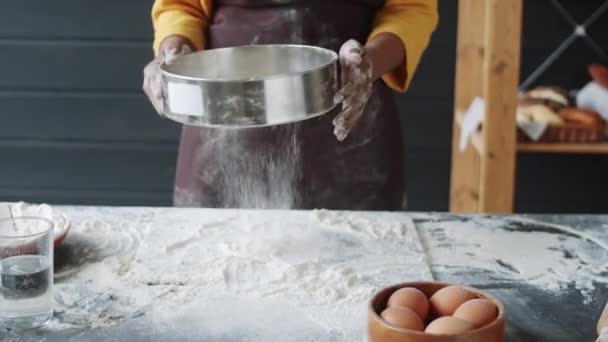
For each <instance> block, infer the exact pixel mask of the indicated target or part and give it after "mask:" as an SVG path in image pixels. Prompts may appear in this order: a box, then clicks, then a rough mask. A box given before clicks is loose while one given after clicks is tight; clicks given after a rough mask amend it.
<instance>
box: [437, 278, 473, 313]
mask: <svg viewBox="0 0 608 342" xmlns="http://www.w3.org/2000/svg"><path fill="white" fill-rule="evenodd" d="M474 298H475V295H474V294H473V293H471V292H469V291H468V290H466V289H464V288H462V287H460V286H455V285H451V286H446V287H444V288H442V289H441V290H439V291H437V292H435V294H434V295H433V296H431V299H430V301H429V302H430V308H431V313H432V314H433V315H434V316H435V317H441V316H451V315H452V314H454V311H456V309H457V308H458V307H459V306H460V305H462V303H464V302H466V301H468V300H471V299H474Z"/></svg>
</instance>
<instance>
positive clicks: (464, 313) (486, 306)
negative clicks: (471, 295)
mask: <svg viewBox="0 0 608 342" xmlns="http://www.w3.org/2000/svg"><path fill="white" fill-rule="evenodd" d="M496 316H498V308H497V307H496V305H494V303H492V302H490V301H489V300H485V299H471V300H470V301H468V302H466V303H464V304H462V305H461V306H459V307H458V309H456V311H454V317H457V318H462V319H464V320H465V321H469V322H471V323H473V325H474V326H475V328H481V327H483V326H485V325H487V324H490V323H492V322H493V321H494V320H495V319H496Z"/></svg>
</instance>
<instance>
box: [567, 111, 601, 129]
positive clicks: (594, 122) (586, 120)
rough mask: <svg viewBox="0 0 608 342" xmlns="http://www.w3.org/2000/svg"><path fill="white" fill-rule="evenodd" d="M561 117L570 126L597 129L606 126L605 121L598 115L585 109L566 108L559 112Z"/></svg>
mask: <svg viewBox="0 0 608 342" xmlns="http://www.w3.org/2000/svg"><path fill="white" fill-rule="evenodd" d="M559 116H560V117H561V118H562V119H563V120H564V121H565V122H566V123H570V124H575V125H581V126H596V127H597V126H603V125H604V120H603V119H602V117H601V116H600V115H599V114H598V113H596V112H594V111H591V110H587V109H583V108H564V109H562V110H560V111H559Z"/></svg>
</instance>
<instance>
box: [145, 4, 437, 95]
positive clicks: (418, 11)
mask: <svg viewBox="0 0 608 342" xmlns="http://www.w3.org/2000/svg"><path fill="white" fill-rule="evenodd" d="M212 15H213V6H212V0H156V1H155V2H154V6H153V8H152V21H153V23H154V30H155V35H154V50H155V52H156V53H158V48H159V45H160V43H161V42H162V41H163V39H165V38H166V37H168V36H170V35H181V36H183V37H186V38H188V39H189V40H190V41H191V42H192V44H193V45H194V47H195V48H196V49H197V50H201V49H203V48H204V47H205V36H204V32H205V31H206V28H207V25H208V23H209V20H210V18H211V16H212ZM437 20H438V14H437V0H386V2H385V3H384V6H383V7H382V8H381V9H380V10H378V12H377V13H376V19H375V21H374V25H373V28H372V31H371V33H370V35H369V37H368V40H371V39H372V38H374V37H375V36H377V35H378V34H380V33H384V32H388V33H393V34H395V35H396V36H397V37H399V38H400V39H401V41H402V42H403V45H404V46H405V50H406V56H405V63H404V65H402V66H400V67H398V68H397V69H395V70H393V71H392V72H390V73H387V74H386V75H384V76H383V79H384V81H385V82H386V83H387V84H388V85H389V86H390V87H391V88H393V89H395V90H397V91H405V90H406V89H407V87H408V86H409V82H410V80H411V79H412V76H413V75H414V71H415V70H416V68H417V67H418V63H419V62H420V58H421V56H422V53H423V52H424V50H425V49H426V47H427V46H428V44H429V39H430V37H431V33H432V32H433V31H434V30H435V27H436V26H437Z"/></svg>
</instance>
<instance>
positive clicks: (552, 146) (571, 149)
mask: <svg viewBox="0 0 608 342" xmlns="http://www.w3.org/2000/svg"><path fill="white" fill-rule="evenodd" d="M517 151H518V152H523V153H576V154H608V142H607V143H599V144H561V143H523V144H522V143H520V144H518V145H517Z"/></svg>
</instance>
